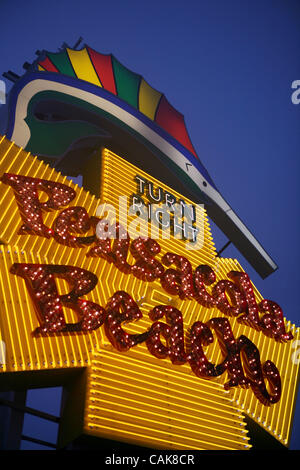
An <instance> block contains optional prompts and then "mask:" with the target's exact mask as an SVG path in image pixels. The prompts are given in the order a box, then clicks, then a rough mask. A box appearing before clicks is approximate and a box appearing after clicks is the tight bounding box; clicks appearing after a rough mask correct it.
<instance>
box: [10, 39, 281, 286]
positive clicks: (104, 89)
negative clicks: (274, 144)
mask: <svg viewBox="0 0 300 470" xmlns="http://www.w3.org/2000/svg"><path fill="white" fill-rule="evenodd" d="M26 68H27V72H26V73H25V74H24V75H23V76H22V77H14V81H15V84H14V86H13V88H12V90H11V92H10V94H9V99H8V104H7V130H6V136H7V137H8V138H9V139H10V140H12V141H14V142H15V143H16V144H17V145H19V146H21V147H23V148H24V149H26V150H28V151H30V152H31V153H33V154H35V155H37V156H39V157H40V158H41V159H43V160H44V161H45V162H47V163H49V164H50V165H52V166H53V167H55V168H56V169H57V170H59V171H61V172H62V173H64V174H66V175H69V176H78V175H79V174H80V173H81V171H82V169H83V168H84V166H85V165H86V163H87V161H88V159H89V158H90V157H91V155H92V154H93V152H94V151H95V150H96V149H99V147H101V146H105V147H107V148H109V149H110V150H112V151H114V152H116V153H118V154H119V155H120V156H122V157H123V158H125V159H126V160H128V161H130V162H131V163H133V164H135V165H137V166H138V167H140V168H142V169H143V170H145V171H146V172H148V173H150V174H151V175H153V176H154V177H156V178H158V179H159V180H160V181H163V182H164V183H166V184H168V185H169V186H171V187H173V188H174V189H176V190H177V191H178V192H180V193H181V194H183V195H185V196H186V197H188V198H190V199H192V200H193V201H194V202H195V203H202V204H204V206H205V209H206V211H207V214H208V216H209V217H210V218H211V219H212V220H213V221H214V222H215V224H216V225H217V226H218V227H219V228H220V229H221V230H222V231H223V233H224V234H225V235H226V236H227V237H228V238H229V240H230V242H232V243H233V244H234V245H235V246H236V248H237V249H238V250H239V251H240V252H241V254H242V255H243V256H244V257H245V258H246V259H247V260H248V262H249V263H250V264H251V265H252V267H253V268H254V269H255V270H256V271H257V272H258V273H259V274H260V276H261V277H262V278H265V277H267V276H268V275H270V274H271V273H272V272H274V271H275V270H276V269H277V266H276V264H275V263H274V261H273V260H272V259H271V257H270V256H269V255H268V253H267V252H266V251H265V249H264V248H263V247H262V245H261V244H260V243H259V242H258V240H257V239H256V238H255V236H254V235H253V234H252V233H251V232H250V230H249V229H248V228H247V227H246V225H245V224H244V223H243V222H242V221H241V219H240V218H239V217H238V215H237V214H236V213H235V212H234V211H233V209H232V208H231V207H230V205H229V204H228V203H227V202H226V200H225V199H224V197H223V196H222V195H221V193H220V192H219V191H218V189H217V188H216V185H215V184H214V182H213V180H212V178H211V176H210V175H209V173H208V171H207V170H206V168H205V167H204V165H203V164H202V162H201V161H200V159H199V158H198V156H197V154H196V152H195V150H194V148H193V145H192V143H191V141H190V138H189V135H188V132H187V130H186V127H185V123H184V118H183V115H182V114H181V113H179V112H178V111H177V110H176V109H175V108H173V107H172V105H171V104H170V103H169V102H168V101H167V99H166V97H165V96H164V95H163V94H162V93H160V92H158V91H157V90H155V89H154V88H152V87H151V86H150V85H149V84H148V83H147V82H146V81H145V80H144V78H143V77H142V76H141V75H138V74H135V73H133V72H132V71H130V70H129V69H127V68H126V67H124V66H123V65H122V64H121V63H120V62H119V61H118V60H117V59H116V58H115V57H114V56H113V55H111V54H109V55H105V54H100V53H98V52H96V51H95V50H93V49H91V48H90V47H88V46H85V47H83V48H82V49H81V50H76V49H75V48H74V49H70V48H68V47H67V46H66V45H65V46H64V47H63V48H62V49H61V50H60V51H59V52H58V53H50V52H47V51H42V52H39V51H38V58H37V60H36V61H34V63H33V64H31V65H30V64H29V65H28V64H27V67H26Z"/></svg>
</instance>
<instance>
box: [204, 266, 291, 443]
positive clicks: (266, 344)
mask: <svg viewBox="0 0 300 470" xmlns="http://www.w3.org/2000/svg"><path fill="white" fill-rule="evenodd" d="M231 270H236V271H244V270H243V268H242V267H241V265H240V264H239V263H238V261H237V260H232V259H225V258H220V259H219V263H218V271H217V280H220V279H226V277H227V273H229V272H230V271H231ZM207 290H209V288H208V289H207ZM253 291H254V294H255V298H256V301H257V303H259V302H261V300H263V296H262V295H261V294H260V293H259V292H258V290H257V289H256V287H255V286H254V285H253ZM214 314H215V316H216V317H220V316H223V315H222V314H220V312H218V311H217V310H215V311H214ZM210 317H211V318H212V315H210ZM228 320H229V322H230V325H231V328H232V331H233V333H234V336H235V338H238V337H239V336H241V335H245V336H247V337H248V338H249V339H250V340H251V341H252V342H253V343H254V344H255V346H256V347H257V348H258V350H259V353H260V360H261V363H262V364H263V363H264V362H265V361H267V360H271V361H272V362H273V363H274V364H275V366H276V367H277V369H278V370H279V373H280V377H281V385H282V394H281V399H280V400H279V402H278V403H276V404H273V405H271V406H269V407H268V406H264V405H262V404H261V403H260V402H259V400H258V399H257V398H256V397H255V395H254V393H253V392H252V390H251V388H249V389H246V390H243V389H240V388H234V389H232V390H231V392H230V393H231V396H232V398H233V400H234V403H235V404H236V405H237V406H238V407H239V408H240V409H241V411H243V412H244V413H246V414H247V415H248V416H249V417H250V418H251V419H253V420H254V421H255V422H256V423H257V424H259V425H260V426H261V427H262V428H263V429H265V431H267V432H268V433H269V434H271V435H272V436H273V437H274V438H275V439H277V440H278V441H279V442H281V444H283V445H285V446H288V445H289V442H290V437H291V431H292V417H293V412H294V406H295V402H296V392H297V385H298V382H299V364H297V363H296V362H295V361H293V360H292V359H293V353H294V351H295V345H294V342H295V341H298V340H299V338H300V331H299V328H297V327H296V326H295V325H291V323H290V322H287V321H286V320H285V327H286V331H291V332H292V333H293V335H294V338H293V339H292V340H291V341H289V342H287V343H279V342H277V341H275V340H274V339H272V338H269V337H267V336H266V335H264V334H263V332H261V331H256V330H254V329H253V328H250V327H248V326H246V325H242V324H240V323H238V321H237V319H236V318H233V317H228ZM214 343H216V344H217V341H216V340H215V341H214ZM218 349H219V348H218V347H216V350H215V352H214V354H213V362H217V361H219V360H220V354H217V352H218ZM223 381H225V377H223ZM267 388H268V387H267Z"/></svg>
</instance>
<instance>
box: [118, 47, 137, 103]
mask: <svg viewBox="0 0 300 470" xmlns="http://www.w3.org/2000/svg"><path fill="white" fill-rule="evenodd" d="M112 65H113V71H114V76H115V82H116V88H117V94H118V97H119V98H121V99H122V100H124V101H126V103H128V104H130V105H131V106H133V107H134V108H136V109H138V93H139V86H140V81H141V78H142V77H141V76H140V75H138V74H136V73H134V72H131V70H128V69H127V68H126V67H124V65H122V64H121V63H120V62H119V61H118V60H117V59H116V58H115V57H114V56H112Z"/></svg>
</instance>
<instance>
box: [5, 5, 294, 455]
mask: <svg viewBox="0 0 300 470" xmlns="http://www.w3.org/2000/svg"><path fill="white" fill-rule="evenodd" d="M79 36H82V37H83V39H84V43H87V44H88V45H90V46H91V47H92V48H94V49H96V50H98V51H99V52H103V53H110V52H112V53H113V54H114V55H115V56H116V57H117V58H118V60H119V61H120V62H121V63H122V64H124V65H126V66H127V67H128V68H130V69H131V70H133V71H135V72H138V73H140V74H141V75H143V76H144V78H145V79H146V80H147V81H148V82H149V83H150V84H151V85H152V86H153V87H154V88H157V89H158V90H160V91H161V92H163V93H165V95H166V97H167V98H168V100H169V101H170V102H171V103H172V105H173V106H174V107H176V108H177V109H178V110H179V111H181V112H182V113H183V114H184V115H185V120H186V124H187V128H188V131H189V134H190V137H191V140H192V142H193V145H194V147H195V149H196V151H197V153H198V155H199V157H200V159H201V160H202V162H203V163H204V165H205V166H206V167H207V169H208V171H209V173H210V175H211V176H212V178H213V179H214V181H215V183H216V185H217V187H218V188H219V190H220V192H221V193H222V194H223V196H224V197H225V198H226V199H227V200H228V202H229V204H230V205H231V206H232V208H233V209H234V210H235V211H236V212H237V213H238V214H239V215H240V217H241V218H242V220H244V222H245V223H246V225H247V226H248V227H249V228H250V229H251V231H252V232H253V233H254V234H255V236H256V237H257V238H258V239H259V240H260V242H261V243H262V245H263V246H264V247H265V248H266V249H267V251H268V252H269V253H270V255H271V256H272V258H273V259H274V260H275V262H276V263H277V264H278V265H279V270H278V271H277V272H275V273H274V274H272V275H271V276H270V277H269V278H267V279H266V280H262V279H260V278H259V276H258V275H256V273H255V272H254V271H253V269H252V268H251V267H250V266H249V265H248V264H247V262H246V261H245V260H244V259H243V258H242V257H241V255H240V254H239V253H238V252H237V251H236V250H235V248H234V247H230V248H228V249H227V250H226V251H225V252H224V256H225V255H226V256H228V257H236V258H238V259H239V261H240V262H241V264H242V265H243V267H244V268H245V269H246V271H248V274H249V275H250V277H251V279H252V280H253V282H254V283H255V285H256V286H257V287H258V289H259V290H260V292H261V293H262V294H263V295H264V297H265V298H269V299H272V300H274V301H276V302H277V303H279V304H280V305H281V307H282V308H283V310H284V314H285V316H286V317H287V318H288V319H289V320H291V321H292V322H293V323H295V324H296V325H298V326H300V321H299V307H298V292H299V282H300V276H299V261H300V259H299V250H300V247H299V215H298V214H299V209H298V208H299V200H300V198H299V185H298V178H299V150H300V133H299V127H300V104H299V105H294V104H293V103H292V101H291V94H292V91H293V90H292V88H291V84H292V82H293V81H294V80H297V79H298V80H300V60H299V50H300V2H299V0H226V2H225V1H223V0H209V1H208V0H206V1H204V0H197V1H196V0H186V1H185V2H182V1H177V0H173V1H170V0H163V1H162V0H160V1H158V0H152V1H151V2H149V3H147V2H141V1H135V0H133V1H131V0H126V1H121V0H115V1H111V2H99V1H93V0H85V1H83V2H80V3H79V2H74V1H71V0H60V1H57V0H52V1H51V2H41V1H38V0H28V1H27V2H24V1H22V0H15V1H14V2H12V1H6V0H1V29H0V45H1V46H0V71H1V72H5V71H7V70H9V69H11V70H13V71H14V72H16V73H18V74H22V73H23V72H24V70H23V69H22V65H23V63H24V62H25V61H28V62H31V61H32V60H34V59H35V54H34V53H35V51H36V50H37V49H40V50H42V49H47V50H49V51H53V52H54V51H56V50H57V48H58V47H60V46H61V44H62V43H63V42H64V41H65V42H67V43H68V44H69V45H70V46H73V45H74V44H75V43H76V41H77V39H78V38H79ZM213 234H214V237H215V241H216V245H217V248H220V247H221V246H222V245H223V244H224V243H225V242H226V239H225V237H224V236H223V235H222V234H220V233H219V231H218V230H216V229H214V231H213ZM298 401H299V400H298ZM296 411H297V413H296V417H295V425H294V431H293V435H292V443H291V444H292V445H291V448H293V449H300V403H298V407H297V410H296Z"/></svg>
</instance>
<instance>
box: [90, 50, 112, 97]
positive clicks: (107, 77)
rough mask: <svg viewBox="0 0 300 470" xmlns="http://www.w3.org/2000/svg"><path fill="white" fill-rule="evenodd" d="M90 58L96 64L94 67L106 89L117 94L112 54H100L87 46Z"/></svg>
mask: <svg viewBox="0 0 300 470" xmlns="http://www.w3.org/2000/svg"><path fill="white" fill-rule="evenodd" d="M87 51H88V53H89V56H90V59H91V61H92V63H93V65H94V69H95V70H96V73H97V75H98V78H99V80H100V82H101V84H102V86H103V88H105V90H107V91H110V92H111V93H113V94H114V95H116V94H117V90H116V85H115V79H114V73H113V68H112V62H111V56H110V55H106V54H100V53H99V52H96V51H94V50H93V49H91V48H90V47H87Z"/></svg>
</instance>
